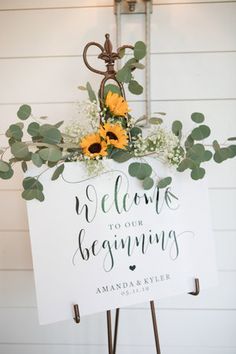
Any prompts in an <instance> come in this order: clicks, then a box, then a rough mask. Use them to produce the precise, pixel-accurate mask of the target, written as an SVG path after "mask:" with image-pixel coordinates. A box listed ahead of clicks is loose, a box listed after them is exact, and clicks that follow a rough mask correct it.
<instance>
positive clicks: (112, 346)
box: [74, 278, 200, 354]
mask: <svg viewBox="0 0 236 354" xmlns="http://www.w3.org/2000/svg"><path fill="white" fill-rule="evenodd" d="M199 293H200V283H199V279H197V278H196V279H195V291H193V292H191V293H189V294H190V295H194V296H197V295H198V294H199ZM150 308H151V315H152V324H153V332H154V338H155V346H156V352H157V354H161V347H160V341H159V335H158V328H157V319H156V311H155V303H154V301H150ZM74 314H75V317H74V320H75V322H76V323H80V314H79V306H78V305H77V304H76V305H74ZM119 316H120V309H119V308H118V309H116V316H115V327H114V328H115V329H114V336H113V335H112V321H111V310H109V311H107V338H108V353H109V354H116V347H117V336H118V325H119Z"/></svg>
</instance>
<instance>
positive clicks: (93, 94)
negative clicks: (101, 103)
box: [86, 82, 97, 102]
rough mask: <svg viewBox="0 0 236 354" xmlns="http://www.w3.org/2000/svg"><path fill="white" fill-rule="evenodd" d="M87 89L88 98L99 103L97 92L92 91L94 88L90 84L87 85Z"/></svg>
mask: <svg viewBox="0 0 236 354" xmlns="http://www.w3.org/2000/svg"><path fill="white" fill-rule="evenodd" d="M86 89H87V91H88V96H89V99H90V101H91V102H97V97H96V95H95V92H94V91H93V89H92V86H91V85H90V83H89V82H87V83H86Z"/></svg>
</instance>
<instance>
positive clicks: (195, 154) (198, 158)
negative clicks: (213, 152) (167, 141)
mask: <svg viewBox="0 0 236 354" xmlns="http://www.w3.org/2000/svg"><path fill="white" fill-rule="evenodd" d="M205 151H206V150H205V148H204V146H203V145H202V144H194V145H193V146H192V147H191V148H189V149H188V150H187V157H188V158H190V159H191V160H193V161H194V162H195V163H197V164H200V163H201V162H204V161H205Z"/></svg>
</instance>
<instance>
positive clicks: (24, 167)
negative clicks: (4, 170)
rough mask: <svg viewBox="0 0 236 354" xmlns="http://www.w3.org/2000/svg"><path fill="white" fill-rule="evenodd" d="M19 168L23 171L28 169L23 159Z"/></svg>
mask: <svg viewBox="0 0 236 354" xmlns="http://www.w3.org/2000/svg"><path fill="white" fill-rule="evenodd" d="M21 168H22V171H23V172H26V171H27V170H28V167H27V163H26V162H25V161H22V162H21Z"/></svg>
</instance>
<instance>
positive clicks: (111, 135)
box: [107, 132, 118, 140]
mask: <svg viewBox="0 0 236 354" xmlns="http://www.w3.org/2000/svg"><path fill="white" fill-rule="evenodd" d="M107 136H108V138H110V139H112V140H118V138H117V136H116V134H114V133H112V132H107Z"/></svg>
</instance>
